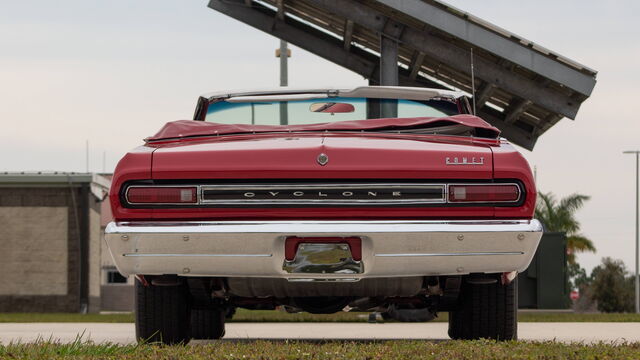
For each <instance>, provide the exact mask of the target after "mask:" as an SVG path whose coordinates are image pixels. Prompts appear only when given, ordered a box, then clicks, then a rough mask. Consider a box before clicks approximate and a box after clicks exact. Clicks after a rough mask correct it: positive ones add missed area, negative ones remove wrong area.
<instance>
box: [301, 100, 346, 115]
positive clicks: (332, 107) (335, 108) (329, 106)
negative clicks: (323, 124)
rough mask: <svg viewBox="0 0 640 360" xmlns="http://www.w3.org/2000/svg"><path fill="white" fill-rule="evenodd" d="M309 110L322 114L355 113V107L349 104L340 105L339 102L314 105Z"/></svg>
mask: <svg viewBox="0 0 640 360" xmlns="http://www.w3.org/2000/svg"><path fill="white" fill-rule="evenodd" d="M309 110H310V111H311V112H321V113H331V114H336V113H352V112H354V111H355V108H354V107H353V105H351V104H348V103H339V102H320V103H313V104H311V106H309Z"/></svg>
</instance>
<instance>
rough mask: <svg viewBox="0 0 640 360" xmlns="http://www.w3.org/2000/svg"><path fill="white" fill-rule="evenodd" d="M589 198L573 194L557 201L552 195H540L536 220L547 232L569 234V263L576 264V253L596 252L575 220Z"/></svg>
mask: <svg viewBox="0 0 640 360" xmlns="http://www.w3.org/2000/svg"><path fill="white" fill-rule="evenodd" d="M587 200H589V196H587V195H580V194H573V195H569V196H567V197H565V198H563V199H560V201H557V200H556V198H555V196H554V195H553V194H552V193H546V194H544V193H538V203H537V204H536V218H537V219H538V220H540V222H542V224H543V225H544V228H545V231H550V232H564V233H566V234H567V261H568V262H569V263H570V264H575V262H576V257H575V253H576V252H587V251H589V252H596V248H595V247H594V246H593V242H592V241H591V240H589V239H587V238H586V237H584V236H583V235H581V234H580V223H579V222H578V220H576V218H575V213H576V211H578V210H579V209H580V208H581V207H582V205H584V202H585V201H587Z"/></svg>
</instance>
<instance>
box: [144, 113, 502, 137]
mask: <svg viewBox="0 0 640 360" xmlns="http://www.w3.org/2000/svg"><path fill="white" fill-rule="evenodd" d="M450 125H463V126H466V127H469V128H472V129H473V130H474V135H475V136H477V137H484V138H493V139H495V138H497V137H498V136H499V135H500V130H499V129H497V128H495V127H493V126H491V125H490V124H489V123H487V122H486V121H484V120H482V119H481V118H479V117H477V116H473V115H454V116H446V117H419V118H387V119H367V120H351V121H337V122H330V123H319V124H303V125H242V124H219V123H212V122H204V121H194V120H178V121H172V122H169V123H167V124H165V125H164V126H163V127H162V129H160V131H158V132H157V133H156V134H155V135H153V136H150V137H148V138H146V139H145V141H147V142H152V141H159V140H173V139H180V138H187V137H199V136H217V135H231V134H247V133H249V134H250V133H282V132H313V131H385V130H389V131H393V130H404V129H418V128H424V129H428V128H435V127H440V126H450Z"/></svg>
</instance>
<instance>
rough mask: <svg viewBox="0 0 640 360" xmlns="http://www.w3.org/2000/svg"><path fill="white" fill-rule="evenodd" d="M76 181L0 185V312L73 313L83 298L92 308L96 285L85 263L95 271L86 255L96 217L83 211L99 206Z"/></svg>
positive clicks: (93, 264)
mask: <svg viewBox="0 0 640 360" xmlns="http://www.w3.org/2000/svg"><path fill="white" fill-rule="evenodd" d="M79 185H80V184H75V185H74V186H73V187H70V186H65V185H58V184H55V185H50V186H45V185H38V186H28V185H26V186H19V185H15V186H11V187H7V186H3V187H0V224H2V225H1V226H0V248H1V249H2V250H3V251H2V252H3V253H4V254H5V256H6V257H5V258H4V259H2V260H1V261H0V271H2V274H3V276H2V277H0V279H1V280H0V312H78V311H82V310H83V309H82V306H81V303H82V302H85V301H86V302H88V304H87V305H88V306H89V309H88V310H95V308H97V306H93V305H92V303H93V304H99V286H98V287H97V292H96V286H95V285H93V286H90V285H89V284H90V283H91V282H93V281H95V278H96V276H95V274H94V275H93V276H92V277H91V275H88V274H89V269H90V268H91V267H98V270H97V271H98V272H99V260H98V261H97V262H94V261H92V260H91V259H90V256H89V254H90V253H91V252H92V250H91V249H90V246H89V245H90V244H91V241H90V239H89V234H90V233H91V232H93V231H95V230H93V231H92V229H94V227H95V225H94V224H95V223H96V222H95V221H91V220H90V219H89V217H90V216H89V211H88V210H89V209H93V210H94V211H99V206H98V204H97V203H96V199H95V197H94V196H92V195H91V193H90V191H89V189H88V183H85V184H83V185H84V187H81V186H79ZM98 218H99V217H98ZM97 224H98V232H99V221H98V222H97ZM81 235H84V236H81ZM99 238H100V237H99V236H98V237H97V239H98V243H95V242H93V244H94V247H93V248H94V249H100V246H99ZM81 249H83V251H81ZM94 251H95V250H94ZM93 256H94V257H97V259H99V254H97V255H96V254H95V252H94V253H93ZM90 277H91V279H90ZM98 284H99V279H98ZM91 289H93V291H90V290H91ZM90 295H91V296H90ZM90 297H92V298H93V300H90ZM81 299H84V300H83V301H81Z"/></svg>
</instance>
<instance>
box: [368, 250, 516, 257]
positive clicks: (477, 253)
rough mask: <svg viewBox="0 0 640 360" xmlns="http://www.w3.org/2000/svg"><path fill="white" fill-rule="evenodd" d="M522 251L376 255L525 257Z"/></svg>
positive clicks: (382, 255)
mask: <svg viewBox="0 0 640 360" xmlns="http://www.w3.org/2000/svg"><path fill="white" fill-rule="evenodd" d="M523 254H524V252H522V251H496V252H466V253H426V254H409V253H406V254H375V255H374V256H378V257H428V256H493V255H523Z"/></svg>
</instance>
